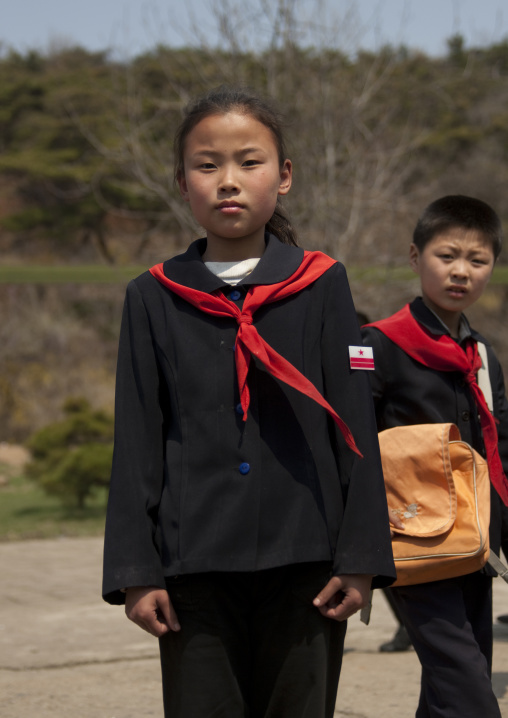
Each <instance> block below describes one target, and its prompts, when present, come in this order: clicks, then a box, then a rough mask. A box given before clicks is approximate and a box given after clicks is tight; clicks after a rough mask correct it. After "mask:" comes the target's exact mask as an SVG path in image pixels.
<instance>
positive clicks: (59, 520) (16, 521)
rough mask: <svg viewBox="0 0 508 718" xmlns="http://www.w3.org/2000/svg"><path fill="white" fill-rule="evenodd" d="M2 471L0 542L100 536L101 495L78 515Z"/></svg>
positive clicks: (103, 511) (29, 483) (22, 479)
mask: <svg viewBox="0 0 508 718" xmlns="http://www.w3.org/2000/svg"><path fill="white" fill-rule="evenodd" d="M4 468H5V467H3V466H1V465H0V473H1V474H2V475H3V476H7V484H6V485H4V486H0V541H17V540H21V539H39V538H55V537H58V536H100V535H102V534H103V532H104V519H105V515H106V509H105V506H106V492H105V491H102V492H101V493H100V494H99V493H98V494H97V496H95V497H94V499H93V500H90V502H89V505H88V506H87V507H86V508H85V509H83V510H82V511H80V510H78V509H76V508H72V507H65V506H63V505H62V503H61V502H60V501H59V500H58V499H57V498H56V497H54V496H48V495H47V494H45V493H44V492H43V491H42V489H40V488H38V487H37V486H36V485H35V484H34V483H33V482H32V481H29V480H28V479H26V478H25V477H23V476H12V475H11V476H9V473H10V472H9V471H4Z"/></svg>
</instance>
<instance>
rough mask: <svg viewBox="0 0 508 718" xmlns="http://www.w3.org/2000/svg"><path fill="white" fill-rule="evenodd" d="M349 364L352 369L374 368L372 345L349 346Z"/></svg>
mask: <svg viewBox="0 0 508 718" xmlns="http://www.w3.org/2000/svg"><path fill="white" fill-rule="evenodd" d="M349 366H350V367H351V369H370V370H374V352H373V349H372V347H349Z"/></svg>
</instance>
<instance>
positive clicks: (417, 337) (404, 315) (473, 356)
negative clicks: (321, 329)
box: [366, 304, 508, 506]
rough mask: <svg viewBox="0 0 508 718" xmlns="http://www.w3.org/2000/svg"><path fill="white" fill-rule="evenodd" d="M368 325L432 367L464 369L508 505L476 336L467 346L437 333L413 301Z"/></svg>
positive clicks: (492, 475) (492, 471)
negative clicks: (417, 313) (414, 309)
mask: <svg viewBox="0 0 508 718" xmlns="http://www.w3.org/2000/svg"><path fill="white" fill-rule="evenodd" d="M366 326H368V327H376V329H379V331H381V332H382V333H383V334H385V335H386V336H387V337H388V339H391V341H392V342H394V344H396V345H397V346H398V347H400V348H401V349H402V350H403V351H405V352H406V354H408V355H409V356H410V357H411V358H412V359H415V360H416V361H418V362H420V364H423V365H424V366H427V367H429V368H430V369H435V370H436V371H460V372H462V374H463V376H464V379H465V381H466V383H467V384H468V386H469V388H470V390H471V393H472V394H473V397H474V400H475V402H476V406H477V409H478V414H479V416H480V423H481V427H482V432H483V440H484V443H485V451H486V454H487V463H488V466H489V475H490V480H491V481H492V484H493V485H494V487H495V489H496V491H497V493H498V494H499V496H500V497H501V499H502V501H503V503H504V504H505V505H506V506H508V481H507V479H506V476H505V474H504V471H503V466H502V464H501V459H500V457H499V451H498V446H497V444H498V440H497V429H496V423H499V422H498V420H497V419H496V418H495V417H494V416H493V415H492V414H491V412H490V411H489V408H488V406H487V402H486V401H485V397H484V395H483V392H482V390H481V389H480V387H479V386H478V383H477V378H476V375H477V372H478V370H479V369H480V368H481V366H482V360H481V358H480V357H479V355H478V347H477V344H476V342H475V341H474V339H473V338H471V339H470V340H469V341H467V343H466V345H465V349H463V348H462V347H461V346H459V345H458V344H457V342H455V341H454V340H453V339H452V338H451V337H450V336H449V335H448V334H442V335H440V336H436V335H435V334H432V333H430V332H429V331H428V330H426V329H425V327H423V326H422V325H421V324H420V323H419V322H418V321H417V320H416V319H415V318H414V317H413V315H412V314H411V310H410V308H409V304H406V306H405V307H403V308H402V309H401V310H400V311H398V312H396V313H395V314H393V315H392V316H391V317H388V319H381V320H380V321H379V322H373V323H372V324H367V325H366Z"/></svg>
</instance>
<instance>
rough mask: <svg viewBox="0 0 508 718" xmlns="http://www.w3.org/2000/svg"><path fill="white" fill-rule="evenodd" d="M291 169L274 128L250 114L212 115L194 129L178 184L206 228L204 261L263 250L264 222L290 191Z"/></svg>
mask: <svg viewBox="0 0 508 718" xmlns="http://www.w3.org/2000/svg"><path fill="white" fill-rule="evenodd" d="M291 172H292V167H291V162H290V161H289V160H285V161H284V164H283V165H282V167H281V166H280V164H279V157H278V153H277V146H276V144H275V139H274V137H273V135H272V132H271V131H270V130H269V129H268V127H266V126H265V125H263V124H262V123H261V122H259V121H258V120H256V119H255V118H254V117H252V115H248V114H241V113H238V112H228V113H227V114H223V115H211V116H209V117H205V118H204V119H203V120H201V122H199V123H198V124H197V125H196V126H195V127H194V128H193V129H192V130H191V132H190V133H189V135H188V136H187V138H186V140H185V146H184V172H183V175H182V176H181V177H180V178H179V180H178V183H179V186H180V192H181V194H182V197H183V198H184V200H185V201H186V202H189V203H190V206H191V210H192V213H193V214H194V217H195V218H196V220H197V221H198V222H199V224H200V225H201V226H202V227H204V229H206V232H207V240H208V241H207V249H206V253H205V257H204V258H205V259H206V260H208V261H210V260H211V261H235V260H241V259H247V258H249V257H259V256H261V254H263V251H264V248H265V243H264V232H265V224H266V223H267V222H268V220H269V219H270V218H271V216H272V214H273V211H274V209H275V205H276V202H277V196H278V195H285V194H287V193H288V192H289V189H290V187H291Z"/></svg>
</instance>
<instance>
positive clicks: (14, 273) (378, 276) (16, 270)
mask: <svg viewBox="0 0 508 718" xmlns="http://www.w3.org/2000/svg"><path fill="white" fill-rule="evenodd" d="M146 269H148V267H146V266H142V265H140V266H138V265H129V266H124V267H110V266H106V265H102V264H97V265H69V266H64V265H19V266H18V265H16V266H0V284H65V283H70V284H76V283H77V284H115V283H126V282H127V281H129V280H130V279H133V278H134V277H137V276H138V275H139V274H141V273H142V272H144V271H145V270H146ZM347 270H348V275H349V277H350V279H352V280H357V281H360V280H363V281H367V282H379V283H384V282H395V281H399V282H400V281H402V282H403V281H409V280H411V279H415V276H416V275H415V274H414V273H413V272H412V271H411V269H409V267H407V266H401V267H388V266H374V267H372V266H371V267H355V266H353V265H348V267H347ZM491 283H492V284H508V265H498V266H497V267H496V268H495V269H494V274H493V276H492V280H491Z"/></svg>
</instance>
